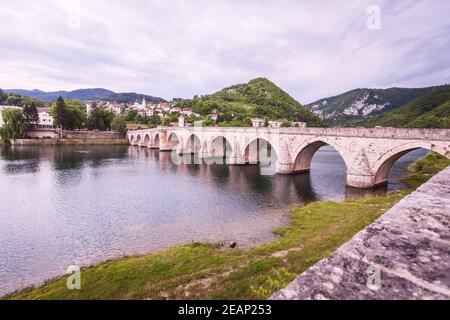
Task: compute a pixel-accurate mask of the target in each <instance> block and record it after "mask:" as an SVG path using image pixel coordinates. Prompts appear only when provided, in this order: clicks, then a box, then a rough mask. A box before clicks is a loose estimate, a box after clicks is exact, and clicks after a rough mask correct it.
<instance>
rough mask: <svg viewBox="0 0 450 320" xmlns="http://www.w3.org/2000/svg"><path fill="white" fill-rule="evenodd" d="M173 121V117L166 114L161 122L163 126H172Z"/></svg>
mask: <svg viewBox="0 0 450 320" xmlns="http://www.w3.org/2000/svg"><path fill="white" fill-rule="evenodd" d="M171 123H172V119H171V118H170V117H169V116H165V117H164V118H163V119H162V122H161V124H162V125H163V126H170V124H171Z"/></svg>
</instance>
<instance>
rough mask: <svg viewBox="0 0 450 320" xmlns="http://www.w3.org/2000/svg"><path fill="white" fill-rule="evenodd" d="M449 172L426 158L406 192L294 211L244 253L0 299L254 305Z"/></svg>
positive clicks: (113, 264) (188, 256) (183, 256)
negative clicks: (267, 239) (270, 237)
mask: <svg viewBox="0 0 450 320" xmlns="http://www.w3.org/2000/svg"><path fill="white" fill-rule="evenodd" d="M447 165H450V160H448V159H445V158H442V157H440V156H437V155H436V154H429V155H427V156H426V157H425V158H424V159H422V160H419V161H418V162H416V163H415V164H414V165H413V166H412V169H413V170H414V173H413V174H412V175H410V176H409V177H407V178H405V179H404V182H405V183H406V184H407V185H408V189H405V190H402V191H395V192H391V193H388V194H387V195H383V196H370V197H367V198H364V199H360V200H356V201H346V202H342V203H337V202H332V201H322V202H314V203H311V204H309V205H307V206H305V207H302V208H297V209H294V210H293V212H292V221H291V224H290V225H289V226H286V227H280V228H277V229H276V230H275V231H274V232H275V233H276V234H277V235H279V236H280V239H279V240H277V241H275V242H272V243H269V244H266V245H262V246H259V247H256V248H251V249H245V250H228V249H223V248H222V247H221V246H220V245H213V244H201V243H193V244H190V245H185V246H180V247H176V248H172V249H169V250H165V251H163V252H159V253H155V254H151V255H146V256H138V257H127V258H121V259H118V260H114V261H108V262H105V263H103V264H100V265H97V266H93V267H88V268H84V269H83V270H82V276H81V277H82V280H81V284H82V288H81V290H73V291H70V290H68V289H67V287H66V277H62V278H60V279H56V280H54V281H50V282H49V283H47V284H45V285H44V286H42V287H40V288H37V289H35V288H29V289H26V290H23V291H21V292H18V293H14V294H11V295H8V296H6V297H4V298H6V299H261V298H268V297H269V296H270V295H271V294H272V293H274V292H275V291H277V290H278V289H280V288H281V287H284V286H285V285H286V284H287V283H289V282H290V281H291V280H293V279H294V278H295V276H296V275H298V274H300V273H302V272H303V271H305V270H307V269H308V268H309V267H311V266H312V265H314V264H315V263H317V262H318V261H320V260H321V259H323V258H326V257H328V256H329V255H331V254H332V253H333V252H334V251H335V250H336V249H337V248H338V247H339V246H341V245H342V244H343V243H345V242H347V241H348V240H350V239H351V238H352V237H353V236H354V235H355V234H356V233H357V232H358V231H360V230H361V229H363V228H364V227H365V226H367V225H369V224H371V223H372V222H374V221H375V220H376V219H377V218H378V217H380V216H381V215H382V214H383V213H384V212H386V211H387V210H388V209H389V208H391V207H392V206H393V205H394V204H395V203H397V202H398V201H399V200H400V199H402V198H403V197H404V196H405V195H407V194H408V193H409V192H411V191H412V190H413V189H414V188H416V187H417V186H418V185H419V184H420V183H423V182H424V181H426V180H427V179H429V178H430V177H431V176H432V175H433V174H434V173H436V172H438V171H440V170H441V169H443V168H445V167H446V166H447Z"/></svg>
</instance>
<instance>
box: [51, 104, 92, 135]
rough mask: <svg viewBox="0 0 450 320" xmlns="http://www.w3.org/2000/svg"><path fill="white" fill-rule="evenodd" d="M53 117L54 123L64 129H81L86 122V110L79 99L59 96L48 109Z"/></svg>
mask: <svg viewBox="0 0 450 320" xmlns="http://www.w3.org/2000/svg"><path fill="white" fill-rule="evenodd" d="M49 113H50V115H52V116H53V117H54V123H55V124H56V125H58V126H60V125H62V126H63V128H64V129H69V130H73V129H82V128H84V127H85V124H86V111H85V108H84V106H83V104H82V103H81V102H80V101H79V100H64V99H62V98H61V100H60V99H58V101H56V103H54V104H52V106H51V107H50V111H49Z"/></svg>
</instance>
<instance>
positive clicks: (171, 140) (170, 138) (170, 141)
mask: <svg viewBox="0 0 450 320" xmlns="http://www.w3.org/2000/svg"><path fill="white" fill-rule="evenodd" d="M180 143H181V138H180V137H179V136H178V135H177V134H176V133H175V132H173V131H172V132H170V133H168V134H167V141H166V146H167V149H168V150H175V149H176V148H177V146H178V145H179V144H180Z"/></svg>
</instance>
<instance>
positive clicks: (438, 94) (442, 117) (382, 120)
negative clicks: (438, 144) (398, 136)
mask: <svg viewBox="0 0 450 320" xmlns="http://www.w3.org/2000/svg"><path fill="white" fill-rule="evenodd" d="M368 125H369V126H376V125H379V126H384V127H404V128H450V85H446V86H442V87H439V88H438V89H436V90H434V91H431V92H430V93H428V94H426V95H423V96H421V97H419V98H417V99H415V100H413V101H411V102H410V103H408V104H406V105H404V106H402V107H400V108H397V109H396V110H394V111H392V112H389V113H387V114H385V115H383V116H380V117H378V118H374V119H371V120H370V121H369V122H368Z"/></svg>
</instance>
